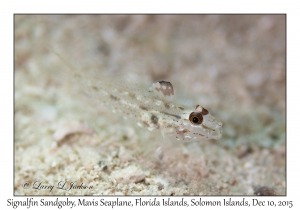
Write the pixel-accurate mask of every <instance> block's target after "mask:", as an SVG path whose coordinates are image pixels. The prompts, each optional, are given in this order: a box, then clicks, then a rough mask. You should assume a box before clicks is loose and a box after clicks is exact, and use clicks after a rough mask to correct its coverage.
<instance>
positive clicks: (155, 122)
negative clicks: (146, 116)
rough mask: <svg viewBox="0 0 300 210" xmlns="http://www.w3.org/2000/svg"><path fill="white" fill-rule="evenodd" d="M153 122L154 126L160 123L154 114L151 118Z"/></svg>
mask: <svg viewBox="0 0 300 210" xmlns="http://www.w3.org/2000/svg"><path fill="white" fill-rule="evenodd" d="M151 122H152V123H154V124H157V122H158V118H157V117H156V116H155V115H154V114H152V116H151Z"/></svg>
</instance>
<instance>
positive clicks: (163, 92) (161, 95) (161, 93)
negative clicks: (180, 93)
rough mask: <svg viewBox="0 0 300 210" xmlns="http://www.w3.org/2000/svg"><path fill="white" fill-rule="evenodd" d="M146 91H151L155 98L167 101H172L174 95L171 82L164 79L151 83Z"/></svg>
mask: <svg viewBox="0 0 300 210" xmlns="http://www.w3.org/2000/svg"><path fill="white" fill-rule="evenodd" d="M148 92H149V93H151V94H152V95H153V96H154V97H155V98H158V99H161V100H163V101H167V102H169V101H172V99H173V97H174V88H173V85H172V84H171V82H166V81H159V82H156V83H153V84H152V86H151V87H150V88H149V91H148Z"/></svg>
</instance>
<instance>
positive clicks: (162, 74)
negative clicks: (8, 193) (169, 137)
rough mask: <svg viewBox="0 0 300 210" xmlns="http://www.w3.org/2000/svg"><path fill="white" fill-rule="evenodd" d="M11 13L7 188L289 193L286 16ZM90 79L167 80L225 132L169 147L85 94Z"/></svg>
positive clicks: (22, 191)
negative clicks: (76, 73)
mask: <svg viewBox="0 0 300 210" xmlns="http://www.w3.org/2000/svg"><path fill="white" fill-rule="evenodd" d="M14 18H15V93H14V94H15V108H14V111H15V134H14V136H15V139H14V141H15V142H14V149H15V151H14V155H15V163H14V169H15V170H14V189H15V195H285V194H286V119H285V116H286V69H285V67H286V66H285V65H286V64H285V63H286V57H285V55H286V17H285V16H284V15H15V17H14ZM51 49H55V51H56V52H58V53H59V54H60V55H61V56H62V57H63V58H64V59H65V60H64V59H63V62H62V60H61V59H60V58H59V57H58V56H56V55H55V53H54V52H53V51H51ZM65 61H67V62H65ZM68 65H72V66H74V67H76V68H78V69H81V71H86V73H85V74H83V75H86V76H84V77H82V78H80V80H79V81H80V82H76V81H75V82H74V80H73V79H72V77H73V76H72V71H71V70H70V69H69V68H68ZM91 75H105V77H106V76H107V77H110V78H111V77H112V78H114V79H115V81H116V82H122V80H125V79H123V78H124V77H123V75H130V77H131V78H132V79H133V80H134V81H135V83H137V87H139V88H140V89H141V90H142V91H147V89H148V87H150V86H151V84H152V83H153V82H157V81H160V80H167V81H170V82H172V84H173V86H174V89H175V95H176V100H177V101H178V102H179V103H183V104H189V105H191V106H195V105H197V104H200V105H202V106H203V107H205V108H207V109H208V110H209V111H210V112H211V113H212V114H213V115H214V116H215V117H216V118H217V119H218V120H220V121H221V122H222V123H223V137H222V138H221V139H220V140H208V141H201V142H192V143H185V144H174V145H168V146H166V145H167V143H165V142H164V139H163V137H162V136H161V135H160V133H151V132H149V131H148V130H145V129H142V128H139V127H138V126H136V122H131V121H126V120H124V119H123V116H120V114H115V113H112V112H111V111H110V109H109V108H108V107H105V106H103V105H102V104H101V102H99V100H98V99H96V98H95V97H91V96H88V95H86V94H85V93H84V90H85V88H86V86H87V85H88V84H89V80H90V79H91V78H89V77H90V76H91ZM101 77H102V76H101ZM127 82H128V81H127ZM157 148H164V149H163V150H162V152H161V153H158V152H157Z"/></svg>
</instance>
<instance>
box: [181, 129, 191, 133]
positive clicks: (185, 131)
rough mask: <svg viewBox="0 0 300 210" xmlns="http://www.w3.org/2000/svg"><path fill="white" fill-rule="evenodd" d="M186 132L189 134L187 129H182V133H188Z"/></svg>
mask: <svg viewBox="0 0 300 210" xmlns="http://www.w3.org/2000/svg"><path fill="white" fill-rule="evenodd" d="M188 132H190V130H188V129H184V130H183V131H182V133H188Z"/></svg>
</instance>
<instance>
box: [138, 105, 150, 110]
mask: <svg viewBox="0 0 300 210" xmlns="http://www.w3.org/2000/svg"><path fill="white" fill-rule="evenodd" d="M139 107H140V109H142V110H145V111H147V110H148V108H147V107H145V106H143V105H141V106H139Z"/></svg>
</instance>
